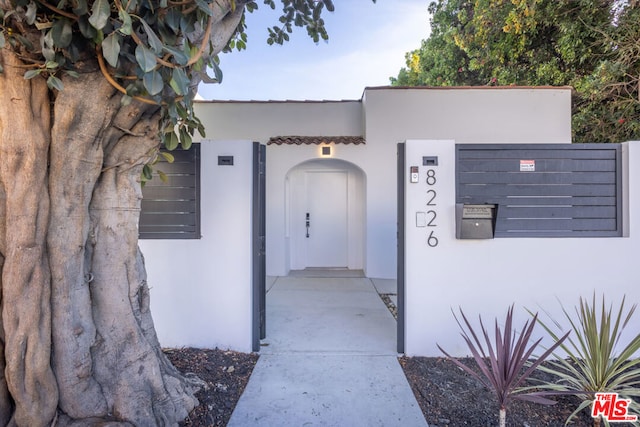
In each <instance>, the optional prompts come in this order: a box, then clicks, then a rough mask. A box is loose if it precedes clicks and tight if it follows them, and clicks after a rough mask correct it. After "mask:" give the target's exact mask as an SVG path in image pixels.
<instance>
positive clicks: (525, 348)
mask: <svg viewBox="0 0 640 427" xmlns="http://www.w3.org/2000/svg"><path fill="white" fill-rule="evenodd" d="M459 310H460V315H461V316H462V319H463V321H464V324H463V323H461V322H460V320H459V319H458V317H457V316H456V314H455V313H453V316H454V318H455V319H456V322H457V323H458V326H460V330H461V331H462V332H461V335H462V337H463V338H464V340H465V342H466V343H467V346H468V347H469V350H470V351H471V354H472V355H473V360H474V361H475V364H476V365H477V367H478V369H479V371H480V373H478V372H476V371H474V370H473V369H471V368H470V367H469V366H467V365H465V364H464V363H462V362H461V361H459V360H458V359H456V358H455V357H453V356H451V355H450V354H449V353H447V352H446V351H444V350H443V349H442V347H440V345H438V348H439V349H440V351H441V352H442V353H444V355H445V356H446V357H447V358H448V359H449V360H451V361H452V362H453V363H455V364H456V365H458V366H459V367H460V368H461V369H463V370H464V371H465V372H467V373H468V374H469V375H471V376H473V377H474V378H476V379H477V380H479V381H480V382H481V383H482V384H483V385H484V386H485V387H487V388H488V389H490V390H492V391H493V392H494V393H495V396H496V399H497V401H498V404H499V406H500V412H499V424H500V427H504V426H505V425H506V418H507V407H508V406H509V403H510V402H511V400H512V399H518V400H525V401H529V402H535V403H540V404H543V405H553V404H555V403H556V402H555V401H553V400H550V399H548V398H545V397H543V396H541V395H538V394H536V393H528V392H523V391H521V390H520V389H519V387H520V386H521V385H522V384H523V382H524V381H525V380H526V379H527V378H529V376H530V375H531V374H532V373H533V371H534V370H535V369H536V368H537V367H538V366H539V365H540V363H542V362H543V361H544V359H545V358H546V357H547V356H548V355H550V354H551V353H553V351H554V350H555V349H556V348H557V347H558V346H559V345H560V344H562V341H563V340H564V339H565V338H566V337H567V335H568V334H569V333H567V334H566V335H565V336H564V337H561V338H559V339H558V341H557V342H556V343H554V345H552V346H551V347H550V348H549V349H547V350H546V351H545V352H544V353H543V354H542V355H541V356H540V357H538V358H536V359H532V355H533V352H534V350H535V349H536V347H537V346H538V344H540V341H541V340H542V338H540V339H538V340H537V341H535V342H534V343H533V344H529V341H530V340H531V335H532V334H533V329H534V327H535V325H536V319H537V316H536V315H534V317H533V319H532V320H527V321H526V322H525V324H524V326H523V328H522V332H521V333H520V334H519V335H518V334H517V332H516V331H515V330H514V329H513V305H511V307H509V309H508V311H507V317H506V319H505V322H504V334H503V333H502V330H501V329H500V326H499V325H498V319H496V320H495V342H492V341H491V339H490V338H489V333H488V332H487V329H486V328H485V327H484V324H483V323H482V318H481V317H480V316H478V319H479V321H480V329H481V331H482V336H483V338H484V344H483V343H482V342H481V340H480V338H478V334H477V333H476V332H475V330H474V329H473V326H472V325H471V323H470V322H469V320H468V319H467V317H466V316H465V315H464V312H463V311H462V309H461V308H460V309H459ZM485 346H486V350H485Z"/></svg>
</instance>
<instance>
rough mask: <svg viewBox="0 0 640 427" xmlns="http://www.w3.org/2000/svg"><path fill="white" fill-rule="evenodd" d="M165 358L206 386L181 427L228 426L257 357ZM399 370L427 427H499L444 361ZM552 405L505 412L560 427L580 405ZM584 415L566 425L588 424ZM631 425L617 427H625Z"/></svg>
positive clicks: (489, 398)
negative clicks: (193, 375) (407, 381)
mask: <svg viewBox="0 0 640 427" xmlns="http://www.w3.org/2000/svg"><path fill="white" fill-rule="evenodd" d="M165 352H166V354H167V356H168V357H169V359H170V360H171V361H172V362H173V364H174V365H175V366H176V367H177V368H178V369H179V370H180V371H181V372H183V373H188V372H192V373H195V374H196V375H197V376H198V377H199V378H200V379H202V380H203V381H204V382H205V383H206V384H207V387H206V388H205V389H203V390H201V391H200V392H199V393H198V394H197V395H196V397H197V398H198V399H199V401H200V406H198V407H197V408H196V409H194V410H193V411H192V412H191V414H190V415H189V418H188V419H187V420H186V421H185V422H184V423H182V424H181V425H183V426H190V427H210V426H225V425H227V423H228V421H229V418H230V417H231V413H232V412H233V409H234V408H235V406H236V403H237V401H238V399H239V398H240V395H241V394H242V391H243V390H244V388H245V386H246V384H247V381H248V380H249V376H250V375H251V372H252V371H253V367H254V366H255V363H256V362H257V360H258V356H257V355H256V354H245V353H237V352H233V351H223V350H201V349H193V348H182V349H167V350H165ZM400 365H401V366H402V368H403V370H404V372H405V375H406V376H407V379H408V380H409V384H410V385H411V388H412V389H413V392H414V395H415V396H416V399H417V401H418V403H419V405H420V407H421V408H422V412H423V413H424V415H425V418H426V420H427V422H428V424H429V426H430V427H458V426H463V427H488V426H496V425H497V424H498V415H497V414H498V407H497V404H495V403H494V402H495V400H494V398H493V395H492V394H491V393H490V392H489V391H488V390H486V389H485V388H484V387H483V386H482V385H481V384H480V383H479V382H478V381H477V380H475V379H474V378H472V377H471V376H470V375H468V374H466V373H465V372H463V371H462V370H461V369H459V368H458V367H457V366H455V365H454V364H453V363H452V362H450V361H448V360H446V359H444V358H431V357H429V358H426V357H403V358H400ZM556 400H557V401H558V403H557V404H556V405H553V406H542V405H537V404H533V403H527V402H521V401H514V402H513V404H512V405H511V406H510V407H509V408H508V411H507V425H508V426H510V427H547V426H549V427H556V426H557V427H561V426H563V425H564V423H565V420H566V419H567V417H568V416H569V414H571V412H573V410H574V408H575V407H576V405H577V404H578V402H577V400H576V398H574V397H560V398H558V399H556ZM592 424H593V422H592V419H591V417H590V416H589V413H588V412H587V411H583V413H582V414H581V416H580V417H578V418H576V419H575V420H574V422H573V423H571V424H570V425H572V426H578V427H587V426H590V425H592ZM628 426H631V424H628V423H621V424H616V427H628Z"/></svg>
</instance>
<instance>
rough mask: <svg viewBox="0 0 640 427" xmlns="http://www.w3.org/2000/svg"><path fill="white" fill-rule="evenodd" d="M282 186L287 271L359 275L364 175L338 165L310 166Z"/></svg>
mask: <svg viewBox="0 0 640 427" xmlns="http://www.w3.org/2000/svg"><path fill="white" fill-rule="evenodd" d="M285 186H286V188H285V192H286V198H285V200H286V204H287V206H286V207H285V209H286V212H287V218H286V222H287V224H286V226H287V245H288V253H289V266H290V270H304V269H308V268H342V269H349V270H362V269H363V267H364V236H365V230H364V227H365V175H364V172H363V171H362V170H361V169H360V168H358V167H357V166H355V165H354V164H352V163H349V162H346V161H343V160H337V159H317V160H310V161H307V162H303V163H300V164H299V165H297V166H295V167H294V168H292V169H291V170H290V171H289V173H288V174H287V176H286V182H285Z"/></svg>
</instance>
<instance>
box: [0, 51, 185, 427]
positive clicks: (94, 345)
mask: <svg viewBox="0 0 640 427" xmlns="http://www.w3.org/2000/svg"><path fill="white" fill-rule="evenodd" d="M0 61H2V64H3V66H4V73H2V74H0V273H1V274H0V289H1V292H2V294H1V304H0V309H1V311H2V318H1V325H0V326H1V328H0V364H1V365H0V368H4V369H2V370H0V372H4V374H5V375H4V377H2V376H1V375H0V425H7V424H9V425H18V426H29V427H32V426H33V427H35V426H45V425H50V424H51V423H52V421H53V420H54V419H56V417H57V421H58V425H95V424H96V423H98V422H102V421H113V422H116V424H121V425H126V424H133V425H136V426H155V425H160V426H165V425H177V423H178V422H179V421H181V420H183V419H184V418H185V417H186V416H187V414H188V412H189V411H190V410H191V409H192V408H194V407H195V406H196V405H197V400H196V399H195V398H194V393H195V391H196V388H197V382H196V381H194V380H190V379H187V378H185V377H183V376H182V375H180V374H179V373H178V372H177V370H176V369H175V368H174V367H173V366H172V365H171V364H170V363H169V361H168V360H167V359H166V358H165V356H164V355H163V353H162V351H161V349H160V345H159V343H158V340H157V337H156V335H155V331H154V328H153V321H152V319H151V315H150V312H149V290H148V287H147V283H146V274H145V269H144V260H143V257H142V255H141V253H140V251H139V249H138V229H137V227H138V218H139V213H140V199H141V191H140V182H139V177H140V172H141V169H142V166H143V165H144V164H145V162H146V161H147V160H148V159H149V156H150V155H151V154H153V153H154V151H155V150H157V147H158V143H159V141H158V111H159V110H158V107H156V106H151V105H147V104H142V103H139V102H136V101H134V102H132V103H131V104H130V105H128V106H122V105H121V95H120V94H119V93H118V92H116V91H115V90H114V89H113V88H112V87H111V86H110V85H109V84H108V83H107V82H106V80H104V78H103V77H102V76H101V75H100V73H99V72H98V71H91V72H86V73H84V74H81V75H80V77H79V78H63V82H64V85H65V89H64V90H63V91H61V92H59V93H57V94H56V95H55V97H52V95H51V92H50V91H49V90H48V88H47V86H46V84H45V81H44V79H41V78H34V79H32V80H24V79H23V74H24V70H25V68H24V67H23V64H22V63H21V61H20V60H19V59H18V58H17V57H16V56H14V55H13V54H12V53H9V52H8V51H6V50H3V51H0Z"/></svg>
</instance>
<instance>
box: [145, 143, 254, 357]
mask: <svg viewBox="0 0 640 427" xmlns="http://www.w3.org/2000/svg"><path fill="white" fill-rule="evenodd" d="M200 153H201V165H202V171H201V233H202V238H201V239H196V240H141V241H140V247H141V249H142V252H143V254H144V255H145V260H146V265H147V273H148V281H149V286H150V288H151V312H152V314H153V318H154V322H155V326H156V331H157V333H158V339H159V340H160V343H161V345H163V346H166V347H181V346H190V347H201V348H215V347H219V348H224V349H227V348H232V349H235V350H239V351H245V352H250V351H251V337H252V335H251V333H252V323H251V321H252V312H251V309H252V305H251V304H252V288H251V274H252V270H251V243H252V241H251V218H252V217H251V214H252V179H253V164H252V159H253V145H252V142H251V141H246V140H245V141H216V142H211V141H205V142H204V143H203V144H202V146H201V151H200ZM219 155H224V156H227V155H232V156H234V165H233V166H218V161H217V160H218V156H219Z"/></svg>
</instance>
